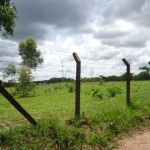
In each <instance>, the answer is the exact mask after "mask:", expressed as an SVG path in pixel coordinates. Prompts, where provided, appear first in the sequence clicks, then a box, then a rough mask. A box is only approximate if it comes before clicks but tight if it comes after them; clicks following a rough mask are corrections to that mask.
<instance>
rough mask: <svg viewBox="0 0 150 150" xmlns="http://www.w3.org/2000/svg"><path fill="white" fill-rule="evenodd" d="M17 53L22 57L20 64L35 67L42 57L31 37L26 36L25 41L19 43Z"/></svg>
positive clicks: (40, 62)
mask: <svg viewBox="0 0 150 150" xmlns="http://www.w3.org/2000/svg"><path fill="white" fill-rule="evenodd" d="M19 55H20V56H21V57H22V60H23V61H22V65H25V66H28V67H30V68H32V69H36V67H37V65H38V64H42V63H43V61H44V59H43V58H42V57H41V51H40V50H37V45H36V42H35V40H34V39H33V38H32V37H27V39H26V41H21V42H20V43H19Z"/></svg>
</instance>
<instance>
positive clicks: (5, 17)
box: [0, 0, 18, 37]
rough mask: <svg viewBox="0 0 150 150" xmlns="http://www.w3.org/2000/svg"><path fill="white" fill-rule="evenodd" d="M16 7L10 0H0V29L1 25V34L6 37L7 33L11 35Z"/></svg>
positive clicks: (15, 16) (15, 17)
mask: <svg viewBox="0 0 150 150" xmlns="http://www.w3.org/2000/svg"><path fill="white" fill-rule="evenodd" d="M17 18H18V17H17V9H16V6H15V5H14V4H13V3H10V0H0V30H1V27H3V28H4V30H5V31H4V33H3V34H2V36H4V37H7V35H11V36H13V34H14V27H15V25H16V24H15V19H17Z"/></svg>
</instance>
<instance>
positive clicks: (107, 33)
mask: <svg viewBox="0 0 150 150" xmlns="http://www.w3.org/2000/svg"><path fill="white" fill-rule="evenodd" d="M127 34H128V32H127V31H120V30H117V29H115V30H113V29H109V30H105V29H103V30H100V31H99V32H95V33H94V37H95V38H101V39H102V38H105V39H107V38H116V37H122V36H125V35H127Z"/></svg>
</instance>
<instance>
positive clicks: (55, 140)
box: [0, 81, 150, 150]
mask: <svg viewBox="0 0 150 150" xmlns="http://www.w3.org/2000/svg"><path fill="white" fill-rule="evenodd" d="M98 84H99V81H98V82H97V83H91V82H86V83H82V84H81V111H82V112H85V114H86V117H85V116H84V115H81V118H80V119H79V120H78V119H76V118H75V119H74V120H71V122H68V124H67V122H66V121H67V120H68V119H69V118H74V107H75V104H74V103H75V96H73V95H74V94H73V95H72V94H70V93H68V92H66V88H67V87H68V86H69V85H70V83H61V85H62V87H64V86H65V87H66V88H63V89H62V90H58V91H57V94H56V93H55V94H54V93H53V92H48V89H49V88H50V89H51V90H53V87H54V84H49V85H46V84H45V85H38V88H36V89H35V90H36V97H27V98H20V97H17V99H16V100H17V101H18V102H19V103H20V104H21V105H22V106H23V107H24V108H25V109H26V110H27V111H28V112H29V113H30V114H31V115H32V116H33V118H34V119H35V120H37V122H38V124H39V125H38V126H36V127H33V126H30V125H29V122H27V120H26V119H25V118H23V117H22V115H20V114H19V113H18V112H17V111H14V108H13V107H11V105H10V104H9V103H8V102H7V101H6V99H5V98H4V97H3V96H2V95H0V120H2V123H1V124H0V141H1V144H0V147H1V149H62V150H63V149H68V150H69V149H71V150H74V149H75V150H76V149H87V150H88V149H93V150H94V149H95V150H96V149H105V150H108V149H109V150H110V149H113V147H115V146H116V145H117V140H118V138H120V136H122V135H123V134H126V133H128V132H130V131H132V132H133V130H134V129H139V128H141V127H142V126H143V125H148V124H149V123H150V109H149V108H150V102H149V97H150V92H149V89H150V81H147V82H145V81H138V82H136V81H133V82H131V93H132V94H131V104H130V105H128V106H127V105H126V94H125V93H126V83H125V82H113V84H112V83H110V82H106V83H105V84H104V85H102V86H100V87H99V85H98ZM55 86H57V87H59V84H55ZM110 87H115V88H116V91H117V94H116V97H115V98H113V101H112V100H111V98H110V97H107V96H106V95H107V94H108V91H107V89H108V88H110ZM92 88H93V89H95V90H96V89H97V88H99V89H100V92H101V93H102V92H103V98H105V101H100V100H95V101H93V100H91V96H90V95H91V89H92ZM139 88H140V89H139ZM7 90H8V91H9V90H10V88H7ZM45 90H47V93H45ZM135 90H137V91H138V92H134V91H135ZM119 91H120V93H121V94H119ZM98 92H99V91H98ZM62 93H63V94H62ZM88 93H90V95H88ZM104 96H105V97H104ZM43 116H44V118H43ZM52 116H53V117H52ZM41 118H43V119H41ZM13 126H14V127H15V128H12V127H13ZM19 126H22V127H21V128H20V127H19ZM113 143H114V144H113ZM112 144H113V145H112Z"/></svg>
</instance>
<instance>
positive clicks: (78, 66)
mask: <svg viewBox="0 0 150 150" xmlns="http://www.w3.org/2000/svg"><path fill="white" fill-rule="evenodd" d="M73 57H74V59H75V61H76V101H75V117H80V79H81V61H80V58H79V57H78V55H77V53H73Z"/></svg>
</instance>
